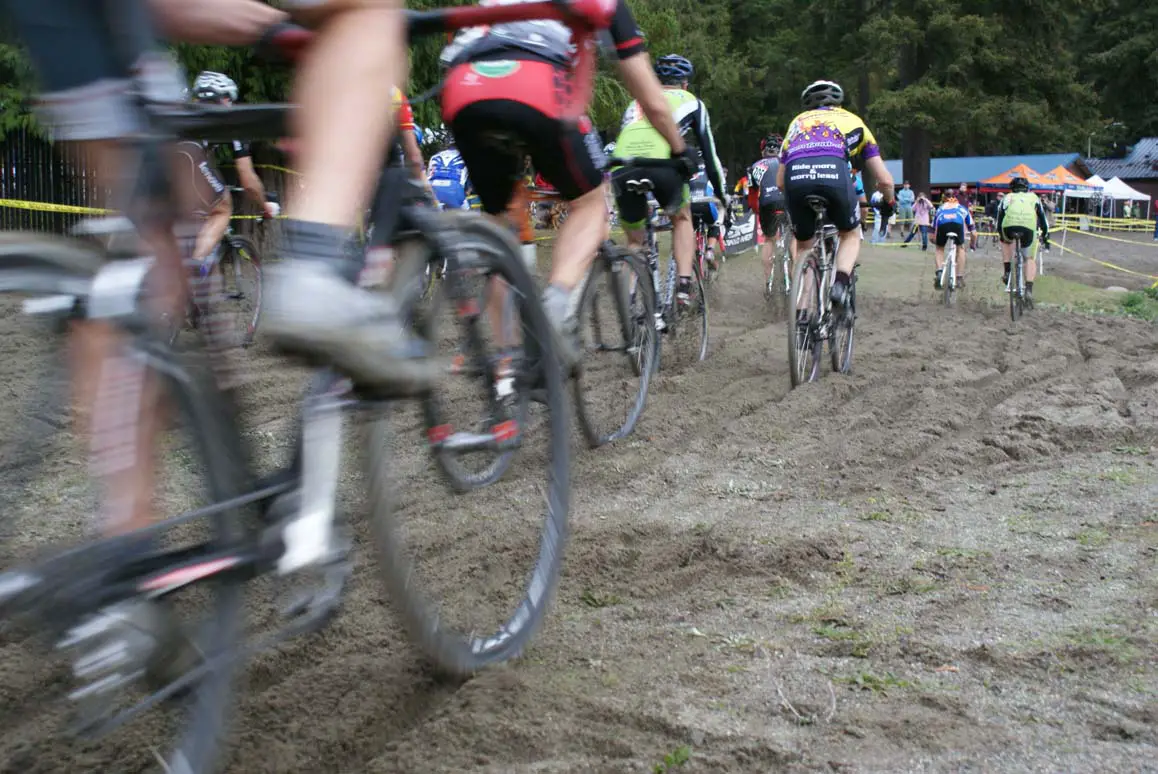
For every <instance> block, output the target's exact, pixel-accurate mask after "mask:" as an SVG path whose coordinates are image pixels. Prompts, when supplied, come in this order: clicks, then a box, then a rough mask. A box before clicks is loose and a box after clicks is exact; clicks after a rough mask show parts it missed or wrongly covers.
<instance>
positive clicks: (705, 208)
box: [692, 204, 720, 238]
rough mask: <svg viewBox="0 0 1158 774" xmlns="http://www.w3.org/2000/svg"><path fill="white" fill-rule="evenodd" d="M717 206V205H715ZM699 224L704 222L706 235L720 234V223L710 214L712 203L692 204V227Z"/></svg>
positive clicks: (697, 226) (713, 236)
mask: <svg viewBox="0 0 1158 774" xmlns="http://www.w3.org/2000/svg"><path fill="white" fill-rule="evenodd" d="M716 206H717V207H719V205H718V204H717V205H716ZM700 224H705V225H707V227H708V236H710V237H712V238H715V237H718V236H719V235H720V224H719V223H717V222H716V219H715V218H714V217H713V216H712V205H710V204H693V205H692V228H697V229H698V228H699V227H700Z"/></svg>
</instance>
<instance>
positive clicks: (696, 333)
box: [668, 256, 708, 362]
mask: <svg viewBox="0 0 1158 774" xmlns="http://www.w3.org/2000/svg"><path fill="white" fill-rule="evenodd" d="M671 260H672V261H675V256H672V258H671ZM678 310H679V304H678V302H677V300H676V294H675V293H672V299H671V309H670V315H669V319H668V331H669V332H670V336H671V338H672V344H673V346H674V347H676V348H677V350H680V351H683V350H685V349H686V351H687V352H688V353H690V358H688V357H684V356H683V355H682V353H681V354H677V355H676V356H675V357H676V359H677V360H679V361H683V360H690V361H691V362H698V361H701V360H703V359H704V358H706V357H707V356H708V297H707V293H706V289H705V287H704V278H703V274H701V273H700V265H699V262H698V261H692V277H691V298H690V302H689V304H688V307H687V311H686V312H684V313H683V314H680V313H679V311H678ZM697 319H698V322H697ZM688 344H690V345H691V346H690V347H686V346H685V345H688Z"/></svg>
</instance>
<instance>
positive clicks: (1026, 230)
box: [997, 177, 1049, 300]
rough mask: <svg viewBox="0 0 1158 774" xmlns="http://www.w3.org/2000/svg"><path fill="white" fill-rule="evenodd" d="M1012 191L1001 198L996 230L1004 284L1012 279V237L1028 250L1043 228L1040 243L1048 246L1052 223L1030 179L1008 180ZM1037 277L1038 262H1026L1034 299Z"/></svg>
mask: <svg viewBox="0 0 1158 774" xmlns="http://www.w3.org/2000/svg"><path fill="white" fill-rule="evenodd" d="M1009 191H1010V193H1009V195H1008V196H1006V197H1005V198H1004V199H1002V200H1001V206H999V207H998V208H997V233H998V234H999V235H1000V237H1001V258H1002V261H1003V262H1004V273H1003V274H1002V276H1001V282H1002V284H1008V283H1009V264H1010V263H1011V262H1012V261H1013V240H1015V239H1016V240H1018V241H1019V242H1020V243H1021V247H1022V249H1023V250H1026V251H1028V250H1029V248H1030V246H1031V245H1032V244H1033V239H1034V232H1035V231H1037V230H1038V229H1040V230H1041V244H1042V246H1043V247H1044V248H1045V249H1046V250H1048V249H1049V223H1048V222H1047V221H1046V219H1045V208H1044V207H1042V206H1041V200H1040V199H1038V198H1037V194H1035V193H1032V192H1031V191H1030V190H1029V181H1028V180H1026V179H1025V178H1024V177H1015V178H1013V179H1012V180H1010V181H1009ZM1036 278H1037V264H1036V262H1034V261H1031V260H1026V262H1025V295H1026V297H1027V298H1029V299H1030V300H1032V297H1033V281H1034V279H1036Z"/></svg>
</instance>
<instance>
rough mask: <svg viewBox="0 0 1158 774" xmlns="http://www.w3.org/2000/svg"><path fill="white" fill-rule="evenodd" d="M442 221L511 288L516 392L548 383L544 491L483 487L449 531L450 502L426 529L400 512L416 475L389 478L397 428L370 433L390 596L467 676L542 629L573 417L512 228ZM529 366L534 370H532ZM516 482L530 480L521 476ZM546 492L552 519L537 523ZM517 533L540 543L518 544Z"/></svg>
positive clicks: (414, 510)
mask: <svg viewBox="0 0 1158 774" xmlns="http://www.w3.org/2000/svg"><path fill="white" fill-rule="evenodd" d="M442 217H450V218H453V219H454V225H455V226H456V228H458V229H459V233H458V235H457V236H459V237H460V240H459V241H458V242H457V243H456V244H455V245H454V247H455V249H456V250H458V251H459V252H460V253H461V255H460V257H461V258H462V261H461V262H462V263H466V264H467V266H468V267H469V266H471V265H477V266H485V267H487V269H488V270H490V271H493V272H495V273H497V274H498V275H499V276H501V277H503V278H504V279H505V280H506V282H507V283H509V285H510V286H511V290H512V293H513V297H514V298H515V300H516V302H517V312H518V314H519V319H520V321H521V324H522V336H523V348H524V349H525V350H526V351H527V353H528V354H527V356H526V357H525V358H520V360H519V361H517V362H520V361H521V362H520V365H521V366H522V367H521V368H520V370H519V372H518V373H517V374H516V377H515V378H516V382H517V385H518V386H517V390H518V391H519V392H525V391H528V390H529V388H530V385H531V383H532V381H533V380H541V382H542V383H544V384H545V393H546V397H545V404H546V410H547V411H548V416H547V418H546V422H545V425H546V427H545V428H544V430H545V432H542V433H538V434H536V436H535V437H534V439H533V440H535V441H542V444H541V447H542V448H541V450H537V451H538V453H537V454H536V457H537V458H541V459H543V460H544V461H546V463H547V476H546V482H545V486H544V482H543V481H542V480H541V479H538V477H537V475H536V476H530V475H514V476H506V477H504V479H503V480H502V481H500V482H496V484H495V485H494V486H491V487H487V488H485V489H479V490H477V491H476V492H474V493H473V494H472V495H471V498H470V502H472V503H483V504H484V505H483V506H482V508H481V510H474V511H472V512H469V513H466V514H465V515H464V517H463V519H462V520H461V523H460V525H459V524H456V525H455V527H454V529H453V530H451V531H450V532H447V524H448V523H449V522H451V520H452V519H454V518H457V517H458V514H457V513H455V512H454V510H455V509H451V510H450V511H448V509H447V507H446V505H447V502H446V500H445V499H442V498H437V499H435V500H434V501H432V502H430V504H429V505H428V507H427V511H426V515H427V521H426V522H425V523H420V517H421V516H422V513H420V512H419V511H421V507H420V505H415V506H413V507H412V506H410V505H407V506H406V507H401V506H400V505H399V498H400V497H401V494H402V493H401V492H400V486H398V484H401V483H403V482H404V481H406V480H409V479H412V478H414V476H413V475H412V474H410V473H409V471H403V472H401V473H400V474H399V476H398V480H397V481H395V480H392V477H391V475H390V471H391V469H392V468H394V467H396V463H397V464H402V461H400V460H398V459H397V458H396V457H395V456H394V455H391V454H390V453H389V446H390V442H391V436H392V433H391V428H390V424H389V422H388V421H387V419H386V418H379V419H378V420H377V421H375V422H373V423H372V424H371V425H370V439H369V444H368V448H369V455H368V461H369V466H368V471H367V476H368V483H369V486H368V495H367V497H368V505H369V512H370V514H371V516H372V526H373V533H374V538H375V542H376V543H377V545H378V548H379V553H380V559H381V561H380V562H379V566H380V568H381V572H382V575H383V578H384V580H385V582H386V586H387V589H388V591H389V592H390V595H391V597H392V600H393V603H394V605H395V606H396V607H397V609H398V611H399V613H400V614H401V617H402V619H403V621H404V622H405V624H406V627H407V629H408V631H409V633H410V635H411V638H412V640H413V641H414V643H415V644H416V645H417V646H418V648H419V649H420V650H421V651H422V652H423V654H424V655H425V656H426V657H427V658H428V659H429V660H430V662H431V663H432V664H433V665H434V666H435V668H437V669H438V670H439V671H441V672H443V673H445V674H449V675H453V676H458V677H465V676H469V675H471V674H474V673H475V672H477V671H478V670H480V669H482V668H484V667H486V666H488V665H490V664H495V663H499V662H503V661H507V660H509V659H512V658H515V657H516V656H518V655H519V654H521V653H522V652H523V650H524V649H525V648H526V647H527V645H528V643H529V642H530V640H531V638H532V636H533V635H534V633H535V631H536V630H537V629H538V627H539V626H540V625H541V624H542V623H543V620H544V617H545V614H546V609H547V607H548V605H549V604H550V602H551V599H552V597H553V596H554V593H555V589H556V586H557V584H558V581H559V573H560V569H561V566H562V552H563V548H564V545H565V543H566V540H567V536H568V509H569V504H570V434H569V421H568V420H569V417H568V414H569V410H570V408H569V406H568V405H567V404H568V401H567V398H566V392H565V389H566V386H565V381H564V377H563V369H562V367H561V366H560V364H559V359H558V354H557V352H556V351H555V347H554V344H553V341H554V339H553V334H552V332H551V328H550V325H551V324H550V322H549V321H548V320H547V316H546V313H545V311H544V310H543V307H542V304H541V303H540V301H539V295H538V292H537V289H536V286H535V283H534V280H533V279H532V278H531V275H530V273H529V272H528V271H527V269H526V267H525V266H524V264H523V261H522V258H521V256H520V254H519V250H518V246H517V244H515V243H514V240H513V239H512V238H511V236H510V234H509V233H507V231H506V230H505V229H502V228H501V227H499V226H497V225H495V224H494V223H492V222H491V221H489V220H485V219H483V218H481V217H479V216H471V215H467V214H463V215H452V214H449V213H446V214H444V215H443V216H442ZM468 219H469V220H468ZM454 271H455V269H453V268H452V271H451V274H453V273H454ZM449 277H450V275H448V278H449ZM531 362H534V363H535V365H534V367H533V368H531V367H529V366H528V364H529V363H531ZM518 472H519V473H520V474H523V471H522V469H520V470H519V471H518ZM544 490H545V494H546V498H545V500H546V512H545V514H542V515H541V516H540V515H538V513H539V512H538V508H539V507H540V505H539V504H540V503H542V502H543V499H544V498H543V494H544ZM476 498H477V499H476ZM523 508H526V509H530V510H532V511H533V512H534V513H535V514H536V515H535V516H534V518H532V517H531V516H527V517H526V518H525V519H523V518H522V517H523V515H524V513H523V512H522V509H523ZM403 517H405V518H407V519H410V520H412V521H411V522H410V524H411V525H412V526H406V525H404V524H403V523H402V520H403ZM496 519H501V520H502V524H501V526H496V525H495V523H494V520H496ZM521 527H527V528H528V531H529V532H531V533H533V535H530V536H520V535H519V533H518V530H519V528H521ZM524 537H525V539H524ZM480 548H481V549H482V552H481V555H479V553H478V549H480ZM456 552H457V553H456ZM524 558H525V559H527V560H528V561H529V562H530V563H531V564H532V565H533V566H532V568H531V569H530V571H529V572H528V573H527V574H526V575H525V576H522V575H521V574H520V573H518V572H517V571H516V570H515V569H513V567H512V565H513V564H514V563H515V562H517V561H518V560H520V559H524ZM415 559H422V560H435V559H443V560H444V561H447V562H450V563H451V564H452V566H453V570H451V571H448V572H446V573H444V574H443V575H442V576H441V577H439V576H438V575H437V574H432V573H427V572H424V571H423V569H422V568H421V567H420V566H417V565H416V562H415ZM475 576H479V577H477V578H476V577H475ZM496 576H497V577H496ZM505 590H510V591H512V592H513V593H515V594H517V596H518V601H517V602H515V603H513V604H512V605H511V606H509V607H508V606H507V604H506V602H505V601H496V598H497V597H500V596H501V595H500V593H499V592H500V591H505ZM455 593H464V594H467V595H473V596H471V597H470V599H469V601H465V602H463V603H462V604H460V605H457V606H454V605H450V604H444V600H446V599H448V598H449V597H450V596H452V595H454V594H455ZM492 612H493V613H495V614H496V615H499V616H501V617H502V619H503V621H502V623H500V624H499V625H497V626H494V627H493V628H483V627H484V626H486V627H491V626H492V624H490V623H488V624H477V625H476V624H474V623H471V624H467V625H460V624H458V623H457V622H456V621H454V620H452V616H456V615H464V616H466V617H470V618H472V619H476V618H477V617H480V616H482V615H485V614H488V613H492Z"/></svg>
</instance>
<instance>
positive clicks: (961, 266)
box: [957, 245, 967, 277]
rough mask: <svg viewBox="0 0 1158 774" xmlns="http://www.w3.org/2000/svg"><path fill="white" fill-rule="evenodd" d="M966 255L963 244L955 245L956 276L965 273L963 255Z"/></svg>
mask: <svg viewBox="0 0 1158 774" xmlns="http://www.w3.org/2000/svg"><path fill="white" fill-rule="evenodd" d="M966 255H967V253H966V251H965V245H957V276H958V277H962V276H964V275H965V256H966Z"/></svg>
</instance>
